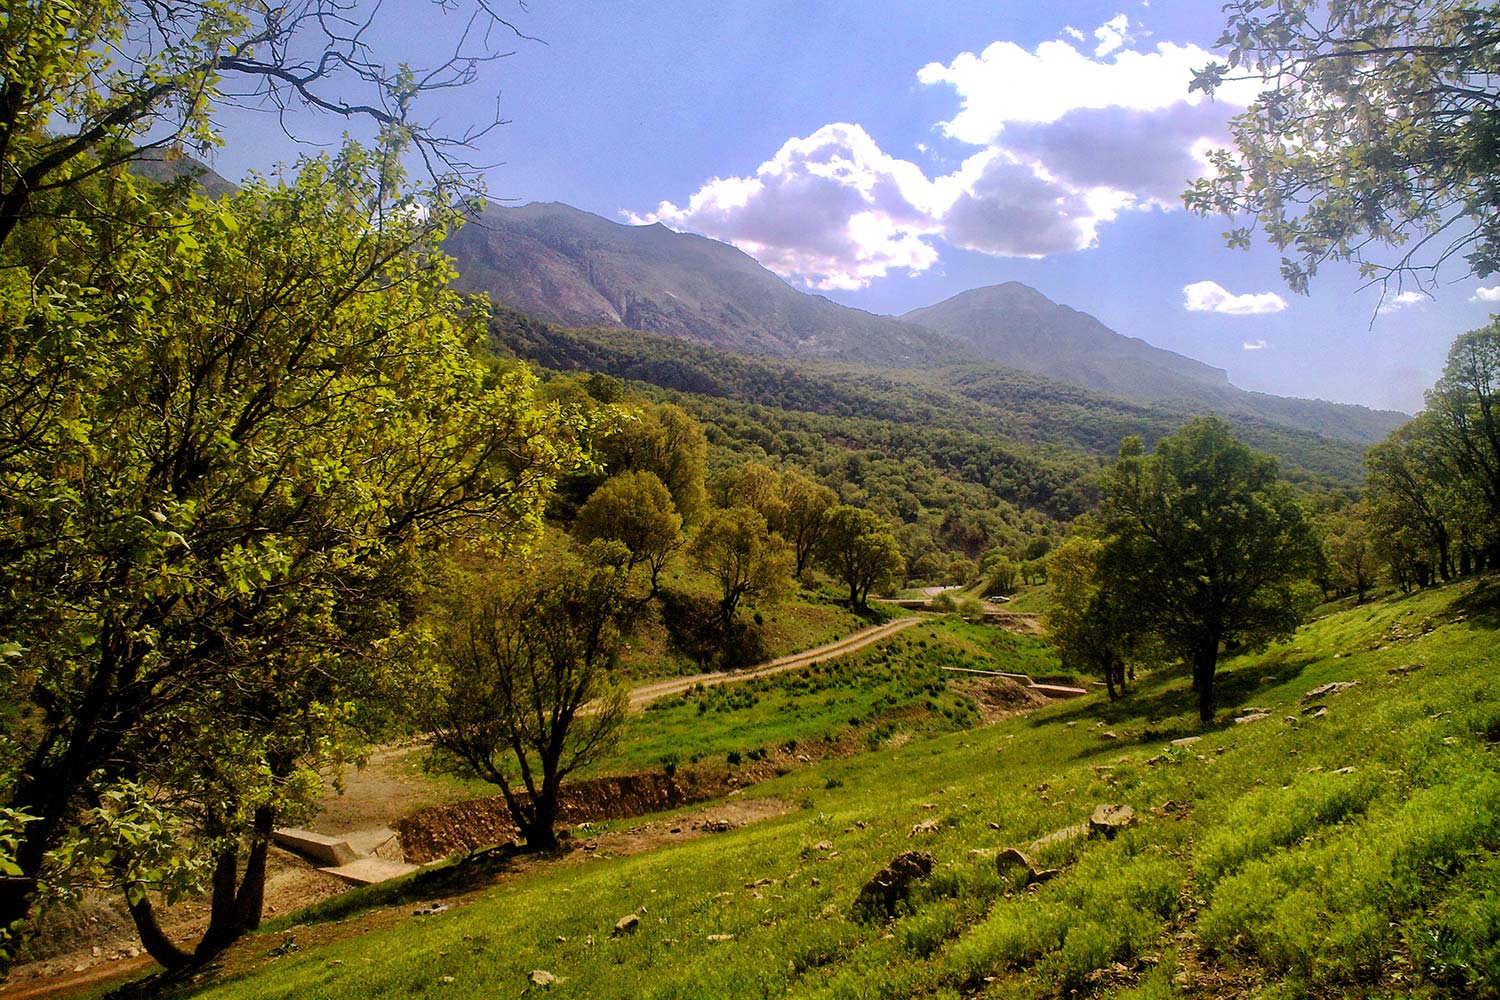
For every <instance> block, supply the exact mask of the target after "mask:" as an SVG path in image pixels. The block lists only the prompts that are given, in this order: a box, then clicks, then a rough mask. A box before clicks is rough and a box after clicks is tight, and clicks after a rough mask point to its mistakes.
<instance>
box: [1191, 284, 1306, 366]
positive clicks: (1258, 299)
mask: <svg viewBox="0 0 1500 1000" xmlns="http://www.w3.org/2000/svg"><path fill="white" fill-rule="evenodd" d="M1182 304H1183V307H1184V308H1186V309H1187V310H1188V311H1189V312H1215V313H1225V314H1227V315H1230V316H1261V315H1265V314H1266V313H1278V312H1281V311H1282V310H1283V309H1285V308H1286V299H1284V298H1282V297H1281V296H1280V295H1277V294H1276V293H1275V292H1259V293H1251V294H1246V295H1235V294H1233V293H1232V292H1228V291H1226V290H1225V289H1224V287H1223V286H1222V285H1220V284H1219V283H1218V282H1216V281H1195V282H1193V283H1192V284H1191V285H1187V286H1185V287H1184V288H1183V289H1182ZM1245 349H1246V350H1252V351H1253V350H1256V349H1257V348H1254V347H1249V346H1247V347H1246V348H1245Z"/></svg>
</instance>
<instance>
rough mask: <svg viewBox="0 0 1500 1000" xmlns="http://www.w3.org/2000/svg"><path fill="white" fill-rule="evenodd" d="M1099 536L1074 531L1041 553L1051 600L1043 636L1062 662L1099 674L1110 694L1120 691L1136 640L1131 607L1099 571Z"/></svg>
mask: <svg viewBox="0 0 1500 1000" xmlns="http://www.w3.org/2000/svg"><path fill="white" fill-rule="evenodd" d="M1103 553H1104V542H1103V541H1102V540H1101V539H1099V538H1097V537H1094V536H1092V535H1090V534H1077V535H1074V536H1072V537H1070V538H1068V539H1066V540H1065V541H1064V542H1063V543H1062V544H1061V545H1059V546H1058V547H1057V548H1055V549H1054V550H1053V551H1052V553H1051V555H1049V556H1048V559H1047V575H1048V579H1049V580H1050V581H1051V583H1052V600H1051V603H1050V604H1048V606H1047V613H1046V621H1047V632H1048V638H1049V639H1050V640H1051V642H1052V645H1053V646H1055V647H1056V648H1057V651H1058V653H1059V654H1060V655H1061V656H1062V658H1063V663H1064V665H1073V664H1078V665H1080V666H1082V667H1083V668H1084V669H1086V670H1088V671H1089V672H1090V673H1095V674H1098V675H1099V676H1100V677H1102V678H1104V683H1105V686H1106V687H1107V688H1108V689H1109V696H1110V698H1111V699H1115V698H1118V697H1120V696H1121V695H1123V694H1124V693H1125V677H1126V665H1125V664H1126V657H1127V655H1129V654H1130V653H1131V652H1132V651H1133V650H1134V648H1135V647H1136V646H1137V645H1138V644H1139V641H1140V640H1139V636H1138V635H1137V633H1138V632H1139V628H1138V624H1139V622H1140V617H1139V615H1138V614H1137V613H1136V611H1137V609H1134V608H1132V607H1131V606H1130V603H1129V601H1128V599H1127V595H1125V594H1122V593H1120V592H1119V591H1117V590H1114V589H1113V588H1112V586H1111V584H1112V581H1111V580H1109V579H1108V578H1107V577H1106V576H1105V575H1104V574H1102V573H1101V572H1100V571H1099V564H1100V560H1101V557H1102V556H1103Z"/></svg>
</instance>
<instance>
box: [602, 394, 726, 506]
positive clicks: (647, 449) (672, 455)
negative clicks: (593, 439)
mask: <svg viewBox="0 0 1500 1000" xmlns="http://www.w3.org/2000/svg"><path fill="white" fill-rule="evenodd" d="M630 409H631V410H632V411H633V412H631V413H630V414H629V418H628V419H626V420H623V421H621V423H620V425H619V427H618V428H616V429H615V430H614V432H613V433H611V434H610V435H609V437H607V438H606V439H605V440H604V442H603V443H602V444H601V445H600V449H599V450H600V454H601V457H602V458H603V459H604V466H605V469H606V470H607V471H608V472H609V474H610V475H615V474H618V473H621V472H651V473H654V474H655V475H656V477H657V478H658V479H660V480H661V481H662V483H663V485H665V486H666V488H667V490H668V492H670V493H671V494H672V503H673V505H674V506H675V507H676V508H677V513H679V514H681V515H682V520H683V522H684V523H687V524H691V523H693V522H694V521H695V520H696V519H697V517H698V515H699V514H700V513H701V512H702V511H703V509H704V507H705V506H706V504H707V502H708V493H707V490H706V489H705V487H704V482H703V481H704V470H705V468H706V466H707V463H708V440H707V438H705V437H704V435H703V428H702V426H701V425H699V423H698V421H696V420H694V419H693V418H692V417H690V416H688V414H687V412H686V411H685V410H683V409H682V407H680V406H676V405H674V404H672V403H653V402H649V401H647V402H641V403H638V404H636V405H635V406H633V407H631V408H630Z"/></svg>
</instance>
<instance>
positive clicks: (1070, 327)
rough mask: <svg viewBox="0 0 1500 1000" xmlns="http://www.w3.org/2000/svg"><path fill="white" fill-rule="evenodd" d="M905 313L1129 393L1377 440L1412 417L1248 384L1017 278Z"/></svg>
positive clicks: (1057, 374)
mask: <svg viewBox="0 0 1500 1000" xmlns="http://www.w3.org/2000/svg"><path fill="white" fill-rule="evenodd" d="M901 318H902V319H904V320H906V321H908V322H910V323H914V324H916V325H919V326H925V327H927V328H928V329H930V330H934V331H936V332H938V333H942V334H946V335H947V336H949V337H952V338H954V339H955V340H958V341H960V342H961V343H963V344H964V345H965V346H967V347H968V348H970V349H971V350H972V351H973V352H974V353H976V354H978V355H979V356H980V357H982V358H984V359H985V360H987V361H993V362H996V363H998V364H1002V365H1008V366H1010V367H1013V368H1020V369H1023V370H1025V371H1030V372H1035V373H1037V374H1039V375H1045V376H1048V377H1049V378H1054V379H1059V380H1061V381H1064V382H1071V383H1073V384H1074V385H1081V386H1085V387H1087V388H1090V389H1096V390H1099V391H1101V392H1107V393H1110V394H1112V395H1116V396H1123V397H1125V398H1127V399H1138V400H1150V401H1153V402H1170V401H1176V402H1181V403H1187V404H1195V405H1196V407H1197V408H1199V409H1202V408H1208V409H1212V410H1216V411H1219V412H1221V413H1240V414H1247V415H1252V416H1257V417H1263V418H1265V419H1268V420H1273V421H1277V422H1280V423H1284V424H1287V425H1289V426H1292V427H1300V428H1303V429H1306V430H1312V431H1316V432H1318V433H1320V434H1325V435H1328V436H1330V437H1337V438H1342V439H1344V440H1349V441H1358V442H1361V443H1365V444H1371V443H1374V442H1376V441H1379V440H1381V439H1382V438H1384V437H1385V436H1386V435H1387V434H1389V433H1390V432H1391V431H1392V430H1394V429H1395V428H1396V427H1398V426H1399V425H1400V424H1402V423H1404V422H1405V421H1406V420H1407V415H1406V414H1404V413H1397V412H1395V411H1391V410H1372V409H1369V408H1368V407H1364V406H1353V405H1350V404H1346V403H1329V402H1326V401H1324V400H1317V399H1295V398H1290V397H1285V396H1273V395H1270V394H1269V393H1262V392H1249V391H1247V390H1245V389H1241V388H1239V387H1238V386H1235V385H1232V384H1231V383H1230V381H1229V378H1228V376H1227V375H1226V374H1225V372H1224V370H1223V369H1221V368H1213V367H1210V366H1209V365H1206V364H1203V363H1202V362H1201V361H1194V360H1193V359H1191V358H1186V357H1183V356H1182V355H1181V354H1174V353H1173V352H1171V351H1164V350H1162V349H1161V348H1159V347H1152V346H1151V345H1150V344H1148V343H1146V342H1145V341H1144V340H1141V339H1140V338H1138V337H1125V336H1122V335H1120V334H1118V333H1116V332H1115V331H1113V330H1111V329H1110V328H1109V327H1107V326H1105V325H1104V324H1103V323H1101V322H1099V321H1098V320H1097V319H1095V318H1094V317H1092V316H1090V315H1089V314H1087V313H1083V312H1079V311H1078V310H1076V309H1070V308H1068V307H1067V306H1064V305H1059V304H1058V303H1056V302H1053V301H1052V300H1051V299H1049V298H1047V297H1046V296H1045V295H1043V294H1042V293H1041V292H1038V291H1037V290H1036V289H1034V288H1030V287H1028V286H1026V285H1023V284H1021V283H1019V282H1015V281H1012V282H1007V283H1006V284H1003V285H991V286H989V287H986V288H975V289H972V290H970V291H967V292H961V293H959V294H958V295H955V296H953V297H952V298H950V299H945V300H943V301H942V302H939V303H937V304H936V305H932V306H925V307H923V308H921V309H913V310H912V311H911V312H908V313H906V314H905V315H903V316H902V317H901Z"/></svg>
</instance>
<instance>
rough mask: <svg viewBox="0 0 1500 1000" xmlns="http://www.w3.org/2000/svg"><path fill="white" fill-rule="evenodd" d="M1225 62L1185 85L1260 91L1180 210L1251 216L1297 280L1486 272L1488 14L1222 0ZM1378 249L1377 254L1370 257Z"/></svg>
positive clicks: (1451, 0) (1494, 45) (1499, 243)
mask: <svg viewBox="0 0 1500 1000" xmlns="http://www.w3.org/2000/svg"><path fill="white" fill-rule="evenodd" d="M1224 9H1225V11H1226V12H1227V13H1228V25H1227V27H1226V29H1225V31H1224V34H1223V36H1222V37H1221V38H1220V39H1219V40H1218V43H1217V44H1218V46H1219V47H1220V48H1224V49H1227V50H1228V52H1227V58H1226V59H1225V60H1224V61H1222V62H1215V63H1212V64H1210V65H1209V66H1207V67H1205V68H1203V69H1202V70H1201V71H1200V72H1199V73H1198V74H1197V75H1196V78H1195V79H1194V81H1193V87H1194V88H1197V89H1203V90H1206V91H1208V92H1209V93H1213V92H1214V91H1215V90H1216V89H1217V88H1219V87H1221V86H1223V85H1224V84H1225V83H1226V82H1228V81H1232V80H1245V79H1248V80H1251V81H1257V82H1259V83H1261V84H1263V85H1264V87H1265V89H1264V90H1263V91H1262V93H1261V94H1260V96H1259V98H1258V99H1256V100H1255V101H1254V102H1253V103H1252V104H1251V105H1250V106H1249V107H1248V108H1247V109H1246V110H1245V111H1244V113H1242V114H1240V115H1238V116H1237V117H1235V119H1234V120H1233V123H1232V125H1231V132H1232V136H1233V140H1234V147H1235V148H1234V149H1232V150H1219V151H1217V152H1215V153H1214V154H1213V155H1212V157H1211V163H1212V166H1213V168H1214V171H1213V173H1212V174H1211V175H1210V176H1209V177H1207V178H1204V179H1202V180H1199V181H1197V182H1196V183H1194V185H1193V186H1192V188H1191V189H1189V191H1188V192H1187V194H1186V196H1185V197H1186V201H1187V204H1188V207H1189V208H1191V209H1193V210H1195V211H1198V212H1200V213H1204V214H1224V215H1228V216H1231V217H1236V218H1238V219H1240V220H1243V221H1242V223H1241V224H1240V225H1238V226H1237V227H1236V228H1234V229H1233V230H1231V231H1230V232H1229V233H1228V234H1227V235H1228V240H1229V243H1230V245H1232V246H1247V245H1248V244H1249V242H1250V240H1251V237H1252V232H1253V230H1254V229H1255V228H1256V227H1259V228H1260V229H1261V230H1262V232H1263V233H1264V236H1265V238H1266V239H1267V240H1268V241H1269V242H1270V243H1271V244H1272V245H1274V246H1275V247H1277V248H1278V249H1280V250H1282V251H1285V252H1286V255H1285V256H1284V257H1283V259H1282V273H1283V276H1284V277H1285V278H1286V280H1287V282H1288V284H1289V285H1290V286H1291V288H1292V289H1293V290H1295V291H1299V292H1301V291H1306V290H1307V283H1308V280H1309V279H1310V278H1312V277H1313V275H1314V274H1316V273H1317V270H1318V268H1319V266H1320V265H1321V264H1322V263H1324V262H1325V261H1328V260H1352V261H1355V262H1357V263H1358V264H1359V265H1360V268H1361V271H1362V273H1363V274H1365V275H1366V276H1368V277H1371V278H1375V279H1382V280H1387V281H1389V280H1391V279H1395V280H1396V281H1397V282H1398V283H1399V282H1400V281H1401V280H1402V279H1415V280H1416V281H1417V282H1418V283H1419V284H1425V283H1426V282H1427V280H1428V279H1429V278H1430V277H1431V276H1432V272H1433V271H1435V270H1436V268H1437V267H1438V266H1439V265H1441V264H1443V263H1444V262H1445V261H1448V260H1449V259H1451V258H1453V257H1455V256H1461V257H1462V258H1463V260H1464V261H1465V262H1466V264H1467V266H1468V268H1469V269H1470V270H1472V271H1473V273H1475V274H1477V275H1480V276H1485V275H1489V274H1493V273H1495V272H1496V271H1497V270H1500V211H1497V207H1500V198H1497V197H1496V190H1495V177H1496V175H1497V174H1500V142H1497V140H1500V125H1497V122H1496V116H1495V107H1496V104H1497V101H1500V82H1497V81H1500V74H1497V71H1500V9H1497V8H1495V7H1493V6H1491V5H1488V4H1479V3H1474V2H1473V0H1348V2H1339V3H1322V2H1319V0H1274V2H1262V0H1233V2H1231V3H1229V4H1227V5H1226V6H1225V8H1224ZM1381 248H1388V249H1390V250H1391V255H1390V256H1384V255H1381V254H1380V253H1379V252H1378V251H1380V250H1381Z"/></svg>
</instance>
